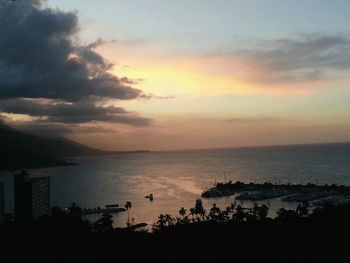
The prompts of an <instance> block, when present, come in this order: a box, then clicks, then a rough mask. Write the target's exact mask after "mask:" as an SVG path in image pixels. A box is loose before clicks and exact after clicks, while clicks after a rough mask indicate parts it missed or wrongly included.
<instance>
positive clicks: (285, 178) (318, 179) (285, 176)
mask: <svg viewBox="0 0 350 263" xmlns="http://www.w3.org/2000/svg"><path fill="white" fill-rule="evenodd" d="M74 161H75V162H77V163H79V165H77V166H67V167H56V168H47V169H36V170H32V171H31V174H32V175H33V176H50V177H51V202H52V206H59V207H68V206H69V205H70V204H71V203H72V202H75V203H76V204H77V205H79V206H81V207H86V208H89V207H90V208H91V207H98V206H100V207H104V206H105V205H106V204H112V203H119V204H120V206H124V204H125V202H126V201H131V202H132V209H131V210H130V218H131V217H133V218H134V219H135V222H136V223H138V222H146V223H149V224H151V223H153V222H154V221H155V220H156V218H157V217H158V215H159V214H160V213H170V214H172V215H178V210H179V209H180V208H181V207H185V208H186V209H188V208H190V207H193V206H194V203H195V200H196V199H197V198H200V194H201V192H202V191H203V190H205V189H208V188H210V187H212V186H213V184H214V183H215V182H220V181H221V182H223V181H224V180H225V177H226V180H232V181H237V180H239V181H243V182H273V183H288V182H289V183H308V182H311V183H318V184H326V183H327V184H333V183H335V184H344V185H350V144H328V145H299V146H278V147H277V146H276V147H256V148H236V149H215V150H194V151H176V152H149V153H125V154H115V155H108V156H99V157H86V158H78V159H75V160H74ZM149 193H153V195H154V201H153V202H150V201H149V200H148V199H145V197H144V196H145V195H148V194H149ZM233 201H234V197H225V198H215V199H204V200H203V203H204V206H205V208H206V209H209V208H210V206H211V205H212V204H213V203H216V204H218V205H219V206H221V207H225V206H227V205H229V204H230V203H231V202H233ZM245 205H247V206H249V205H252V204H249V203H248V204H247V203H246V204H245ZM269 205H270V208H271V214H273V213H274V212H275V210H276V209H277V208H279V207H286V208H293V206H294V205H295V204H290V203H283V202H281V201H280V200H271V201H270V202H269ZM96 218H97V216H90V219H91V220H94V219H96ZM114 221H115V225H116V226H125V225H126V222H127V213H126V212H125V213H120V214H117V215H115V216H114Z"/></svg>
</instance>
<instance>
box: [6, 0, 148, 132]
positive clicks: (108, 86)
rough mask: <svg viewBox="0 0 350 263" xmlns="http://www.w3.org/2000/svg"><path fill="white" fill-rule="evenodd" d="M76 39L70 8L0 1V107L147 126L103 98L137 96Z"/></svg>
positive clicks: (60, 118) (34, 0) (32, 0)
mask: <svg viewBox="0 0 350 263" xmlns="http://www.w3.org/2000/svg"><path fill="white" fill-rule="evenodd" d="M101 44H103V41H101V40H97V41H96V42H94V43H91V44H88V45H83V44H81V43H80V42H79V19H78V15H77V13H75V12H64V11H61V10H58V9H52V8H47V7H45V1H40V0H18V1H1V2H0V50H1V51H0V111H1V112H3V113H15V114H27V115H30V116H36V117H42V120H43V121H45V122H49V123H51V122H52V123H76V124H79V123H87V122H92V121H102V122H113V123H126V124H130V125H134V126H147V125H149V124H150V123H151V120H150V119H147V118H143V117H140V116H138V115H137V114H135V113H132V112H128V111H126V110H125V109H123V108H120V107H112V106H108V107H106V106H104V105H103V101H106V100H117V101H120V100H131V99H137V98H142V97H143V96H144V94H143V93H142V91H141V90H139V89H136V88H134V87H132V85H133V84H135V82H134V81H132V80H130V79H128V78H126V77H121V78H118V77H116V76H115V75H112V74H111V73H110V70H111V69H112V68H113V66H114V65H113V64H112V63H110V62H108V61H107V60H106V59H105V58H104V57H102V56H101V55H100V54H98V53H97V52H96V51H95V48H96V47H98V46H99V45H101Z"/></svg>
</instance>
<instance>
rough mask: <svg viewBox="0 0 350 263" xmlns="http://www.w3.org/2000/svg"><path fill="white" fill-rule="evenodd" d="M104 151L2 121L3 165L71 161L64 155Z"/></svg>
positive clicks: (0, 150) (0, 166)
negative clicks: (31, 131)
mask: <svg viewBox="0 0 350 263" xmlns="http://www.w3.org/2000/svg"><path fill="white" fill-rule="evenodd" d="M101 153H103V152H102V151H99V150H96V149H92V148H89V147H87V146H85V145H82V144H79V143H76V142H73V141H70V140H67V139H65V138H51V137H43V136H36V135H31V134H27V133H23V132H20V131H17V130H15V129H13V128H11V127H9V126H6V125H4V124H0V169H5V170H12V169H23V168H36V167H47V166H58V165H68V164H69V163H67V162H65V161H64V159H65V158H71V157H77V156H87V155H98V154H101Z"/></svg>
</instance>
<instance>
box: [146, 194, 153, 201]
mask: <svg viewBox="0 0 350 263" xmlns="http://www.w3.org/2000/svg"><path fill="white" fill-rule="evenodd" d="M145 198H147V199H149V200H150V201H153V194H149V195H146V196H145Z"/></svg>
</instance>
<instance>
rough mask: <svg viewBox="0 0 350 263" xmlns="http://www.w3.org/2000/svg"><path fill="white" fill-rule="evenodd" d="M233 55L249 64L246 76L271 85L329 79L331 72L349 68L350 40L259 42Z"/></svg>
mask: <svg viewBox="0 0 350 263" xmlns="http://www.w3.org/2000/svg"><path fill="white" fill-rule="evenodd" d="M233 55H234V58H235V59H241V60H243V61H245V62H248V63H249V62H250V65H251V68H249V69H248V70H247V71H248V73H247V74H248V77H249V78H250V79H253V80H254V78H255V80H257V81H266V82H269V83H279V82H300V81H313V80H320V79H324V78H327V77H328V76H327V73H328V72H329V71H334V72H342V71H345V70H349V69H350V37H348V36H345V35H321V34H304V35H298V36H296V37H294V38H283V39H274V40H268V41H260V42H258V43H255V46H254V47H252V48H246V49H240V50H238V51H235V52H233ZM261 72H262V73H261Z"/></svg>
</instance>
